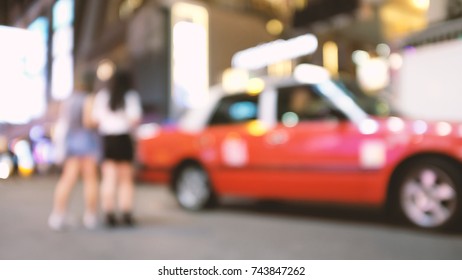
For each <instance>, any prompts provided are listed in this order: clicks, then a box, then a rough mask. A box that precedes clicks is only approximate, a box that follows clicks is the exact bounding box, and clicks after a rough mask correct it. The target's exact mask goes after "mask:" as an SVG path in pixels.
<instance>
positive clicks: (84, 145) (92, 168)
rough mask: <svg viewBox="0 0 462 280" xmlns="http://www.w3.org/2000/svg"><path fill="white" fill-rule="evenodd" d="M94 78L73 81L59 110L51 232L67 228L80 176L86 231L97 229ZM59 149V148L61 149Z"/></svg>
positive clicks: (97, 151)
mask: <svg viewBox="0 0 462 280" xmlns="http://www.w3.org/2000/svg"><path fill="white" fill-rule="evenodd" d="M93 82H94V76H93V75H91V74H88V73H87V74H85V75H84V77H83V78H82V79H81V80H80V81H77V82H76V88H75V91H74V92H73V93H72V94H71V95H70V97H69V98H68V99H67V100H65V101H64V102H63V104H62V106H61V108H60V116H59V120H58V124H57V126H58V127H57V131H56V133H57V134H60V135H61V136H60V137H59V136H58V137H57V138H59V139H61V141H60V140H59V139H55V140H56V142H55V143H56V146H57V147H56V148H57V150H61V151H62V152H61V153H60V154H61V156H60V157H61V158H62V159H61V160H60V161H63V169H62V173H61V176H60V178H59V180H58V183H57V185H56V188H55V192H54V199H53V210H52V212H51V214H50V216H49V218H48V225H49V226H50V228H51V229H53V230H62V229H63V228H65V227H66V226H68V225H69V217H68V215H67V210H68V209H67V208H68V201H69V196H70V193H71V191H72V190H73V188H74V187H75V185H76V183H77V181H78V180H79V179H80V177H81V178H82V179H83V185H84V200H85V212H84V215H83V224H84V226H85V227H86V228H89V229H94V228H95V227H97V224H98V219H97V212H98V183H99V179H98V167H97V164H98V160H99V157H100V153H101V151H100V150H101V147H100V146H101V145H100V139H99V135H98V133H97V131H96V130H95V129H91V128H89V126H90V124H91V112H92V103H93V99H94V95H93V94H92V91H91V90H92V86H93ZM60 147H61V148H60Z"/></svg>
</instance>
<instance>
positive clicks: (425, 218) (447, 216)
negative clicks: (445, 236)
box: [395, 158, 462, 229]
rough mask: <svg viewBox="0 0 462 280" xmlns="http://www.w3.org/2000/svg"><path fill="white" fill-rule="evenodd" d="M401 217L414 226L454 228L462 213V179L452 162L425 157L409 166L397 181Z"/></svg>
mask: <svg viewBox="0 0 462 280" xmlns="http://www.w3.org/2000/svg"><path fill="white" fill-rule="evenodd" d="M397 186H398V189H397V190H398V191H397V195H396V200H397V201H395V202H396V204H397V205H399V209H398V210H399V214H400V215H401V217H404V218H405V219H406V220H407V221H408V222H410V223H412V224H413V225H415V226H418V227H421V228H428V229H447V228H451V227H454V226H455V224H456V222H457V220H458V219H459V217H460V216H461V211H462V207H461V206H462V205H461V204H462V197H461V195H462V191H461V186H462V176H461V174H460V172H459V170H458V168H457V167H456V166H455V165H454V164H452V163H451V162H449V161H447V160H444V159H440V158H424V159H421V160H419V161H413V162H411V163H409V164H407V165H406V166H405V167H403V169H402V170H401V172H400V174H399V176H398V180H397Z"/></svg>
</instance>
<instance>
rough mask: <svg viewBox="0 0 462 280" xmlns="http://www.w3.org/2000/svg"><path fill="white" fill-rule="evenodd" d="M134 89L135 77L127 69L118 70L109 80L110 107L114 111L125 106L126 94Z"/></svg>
mask: <svg viewBox="0 0 462 280" xmlns="http://www.w3.org/2000/svg"><path fill="white" fill-rule="evenodd" d="M131 89H133V78H132V76H131V74H130V73H129V72H128V71H126V70H118V71H117V72H116V73H114V75H113V76H112V78H111V80H110V81H109V92H110V93H111V94H110V98H109V108H111V110H112V111H116V110H118V109H123V108H125V94H126V93H127V92H128V91H129V90H131Z"/></svg>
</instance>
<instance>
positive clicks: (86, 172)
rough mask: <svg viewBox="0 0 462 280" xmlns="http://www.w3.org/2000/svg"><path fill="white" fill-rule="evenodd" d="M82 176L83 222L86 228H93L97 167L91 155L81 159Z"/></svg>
mask: <svg viewBox="0 0 462 280" xmlns="http://www.w3.org/2000/svg"><path fill="white" fill-rule="evenodd" d="M82 177H83V183H84V184H83V185H84V188H83V191H84V198H85V199H84V200H85V213H84V215H83V224H84V226H85V227H86V228H88V229H94V228H96V227H97V226H98V169H97V164H96V160H95V159H94V158H93V157H85V158H83V159H82Z"/></svg>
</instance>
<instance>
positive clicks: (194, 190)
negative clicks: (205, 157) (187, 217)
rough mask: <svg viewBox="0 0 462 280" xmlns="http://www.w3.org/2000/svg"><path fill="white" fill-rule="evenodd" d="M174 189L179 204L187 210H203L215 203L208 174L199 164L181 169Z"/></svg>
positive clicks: (176, 177)
mask: <svg viewBox="0 0 462 280" xmlns="http://www.w3.org/2000/svg"><path fill="white" fill-rule="evenodd" d="M173 188H174V191H175V196H176V199H177V201H178V203H179V204H180V206H181V207H183V208H184V209H187V210H192V211H197V210H201V209H204V208H207V207H209V206H212V205H213V202H214V201H215V195H214V193H213V190H212V188H211V185H210V181H209V178H208V176H207V173H206V172H205V170H204V169H203V168H201V167H200V166H199V165H197V164H187V165H185V166H182V167H180V169H179V170H178V171H177V172H176V175H175V178H174V182H173Z"/></svg>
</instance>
